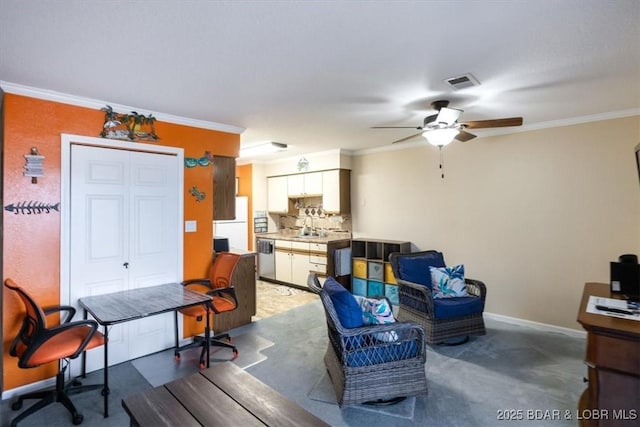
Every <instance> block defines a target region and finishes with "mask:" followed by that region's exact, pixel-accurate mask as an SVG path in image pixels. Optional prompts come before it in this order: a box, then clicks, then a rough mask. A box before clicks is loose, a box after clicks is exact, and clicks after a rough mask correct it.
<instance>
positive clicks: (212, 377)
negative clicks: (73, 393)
mask: <svg viewBox="0 0 640 427" xmlns="http://www.w3.org/2000/svg"><path fill="white" fill-rule="evenodd" d="M122 406H123V407H124V409H125V411H126V412H127V414H129V418H130V419H131V425H132V426H141V427H146V426H150V427H156V426H181V427H189V426H213V425H228V426H236V425H237V426H265V425H267V426H277V427H300V426H328V425H329V424H327V423H325V422H324V421H322V420H321V419H320V418H318V417H316V416H315V415H313V414H311V413H310V412H307V411H306V410H305V409H304V408H303V407H301V406H300V405H298V404H297V403H295V402H292V401H291V400H288V399H287V398H286V397H284V396H283V395H281V394H280V393H278V392H277V391H276V390H274V389H272V388H271V387H269V386H268V385H266V384H265V383H263V382H261V381H260V380H258V379H257V378H255V377H254V376H252V375H251V374H249V373H247V372H245V371H243V370H242V369H240V368H239V367H238V366H237V365H236V364H234V363H232V362H225V363H220V364H217V365H216V366H213V367H211V368H208V369H204V370H202V371H200V372H198V373H196V374H193V375H190V376H188V377H184V378H180V379H178V380H175V381H171V382H170V383H167V384H165V385H163V386H160V387H156V388H153V389H150V390H147V391H144V392H142V393H140V394H136V395H134V396H130V397H127V398H126V399H123V400H122Z"/></svg>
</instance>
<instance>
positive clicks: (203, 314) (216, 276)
mask: <svg viewBox="0 0 640 427" xmlns="http://www.w3.org/2000/svg"><path fill="white" fill-rule="evenodd" d="M238 261H240V255H238V254H234V253H230V252H218V253H217V254H216V256H215V259H214V261H213V264H211V268H210V270H209V278H208V279H192V280H186V281H184V282H182V285H183V286H188V287H189V289H192V290H195V291H198V292H204V293H206V294H207V295H210V296H211V297H212V300H211V302H210V303H208V304H203V305H197V306H194V307H188V308H185V309H182V310H178V311H180V313H182V314H183V315H184V316H189V317H193V318H195V319H196V320H197V321H198V322H200V321H202V319H205V329H204V337H201V336H195V337H194V338H193V342H191V343H189V344H186V345H184V346H182V347H180V345H179V341H178V312H177V311H176V312H175V325H176V331H175V332H176V333H175V337H176V349H175V353H174V355H175V358H176V360H180V352H181V351H182V350H186V349H189V348H193V347H200V346H202V351H201V352H200V367H201V368H204V367H205V366H206V367H207V368H208V367H209V348H210V346H212V345H213V346H217V347H227V348H230V349H231V350H232V351H233V359H235V358H236V357H238V349H237V348H236V347H235V346H234V345H233V344H231V337H230V336H229V334H226V333H225V334H219V335H214V336H213V337H212V336H211V313H212V312H213V313H214V314H220V313H224V312H227V311H232V310H235V309H236V308H237V307H238V300H237V298H236V291H235V289H234V288H233V284H232V283H231V278H232V276H233V272H234V271H235V269H236V266H237V265H238ZM205 354H206V358H205ZM233 359H232V360H233Z"/></svg>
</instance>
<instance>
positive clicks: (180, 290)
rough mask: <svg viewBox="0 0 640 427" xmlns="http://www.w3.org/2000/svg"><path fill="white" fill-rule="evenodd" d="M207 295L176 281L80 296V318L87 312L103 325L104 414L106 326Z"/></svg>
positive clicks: (175, 307)
mask: <svg viewBox="0 0 640 427" xmlns="http://www.w3.org/2000/svg"><path fill="white" fill-rule="evenodd" d="M210 300H211V297H210V296H208V295H206V294H203V293H201V292H195V291H192V290H190V289H187V288H185V287H184V286H182V285H181V284H180V283H167V284H164V285H157V286H149V287H146V288H139V289H131V290H128V291H120V292H113V293H110V294H103V295H94V296H89V297H84V298H80V299H79V300H78V304H80V306H81V307H82V308H83V309H84V318H85V319H87V313H91V316H93V318H94V319H96V322H98V323H99V324H100V325H102V326H103V332H102V333H103V334H104V337H105V344H104V389H103V391H102V394H103V396H104V417H105V418H106V417H108V416H109V329H108V327H109V326H111V325H115V324H117V323H122V322H128V321H130V320H135V319H141V318H143V317H147V316H154V315H156V314H161V313H166V312H169V311H175V310H178V309H180V308H184V307H190V306H192V305H198V304H202V303H205V302H207V301H210ZM85 357H86V354H83V355H82V376H84V375H85V367H86V364H85V362H86V359H85Z"/></svg>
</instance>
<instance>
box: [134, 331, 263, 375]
mask: <svg viewBox="0 0 640 427" xmlns="http://www.w3.org/2000/svg"><path fill="white" fill-rule="evenodd" d="M232 338H233V344H234V345H235V346H236V347H237V348H238V358H237V359H235V360H233V363H235V364H236V365H238V366H239V367H240V368H242V369H246V368H248V367H250V366H253V365H256V364H258V363H260V362H262V361H263V360H265V359H266V358H267V357H266V356H264V355H263V354H262V353H261V351H262V350H264V349H266V348H269V347H271V346H272V345H273V342H272V341H269V340H267V339H264V338H262V337H260V336H258V335H256V334H254V333H251V332H247V333H244V334H241V335H237V336H235V335H233V336H232ZM231 357H232V352H231V350H230V349H227V348H222V347H217V348H216V347H211V350H210V359H209V362H210V365H211V366H213V365H214V364H215V363H222V362H228V361H230V360H231ZM131 364H132V365H133V366H134V367H135V368H136V369H137V370H138V371H140V373H141V374H142V375H143V376H144V378H145V379H146V380H147V381H149V383H151V385H153V386H154V387H157V386H159V385H162V384H166V383H168V382H170V381H172V380H174V379H175V378H181V377H184V376H187V375H190V374H193V373H196V372H198V371H199V370H200V348H190V349H188V350H184V351H182V352H180V360H179V361H176V359H175V357H174V350H173V349H167V350H165V351H161V352H158V353H155V354H152V355H149V356H145V357H144V360H139V359H136V360H132V361H131Z"/></svg>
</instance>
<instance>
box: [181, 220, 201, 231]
mask: <svg viewBox="0 0 640 427" xmlns="http://www.w3.org/2000/svg"><path fill="white" fill-rule="evenodd" d="M197 224H198V222H197V221H185V222H184V231H185V233H194V232H195V231H196V230H197V229H198V226H197Z"/></svg>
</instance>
